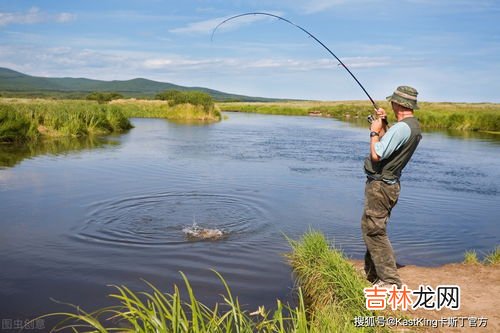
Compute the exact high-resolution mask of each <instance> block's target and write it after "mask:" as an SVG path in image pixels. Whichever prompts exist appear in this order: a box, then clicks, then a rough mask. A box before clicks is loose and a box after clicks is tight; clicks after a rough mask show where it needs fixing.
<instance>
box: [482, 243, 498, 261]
mask: <svg viewBox="0 0 500 333" xmlns="http://www.w3.org/2000/svg"><path fill="white" fill-rule="evenodd" d="M483 262H484V263H485V264H487V265H498V264H500V245H497V246H496V247H495V249H494V250H493V251H491V252H490V253H488V254H487V255H486V257H484V261H483Z"/></svg>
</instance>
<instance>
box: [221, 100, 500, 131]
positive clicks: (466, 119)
mask: <svg viewBox="0 0 500 333" xmlns="http://www.w3.org/2000/svg"><path fill="white" fill-rule="evenodd" d="M377 104H378V105H379V106H380V107H383V108H385V110H386V111H387V113H388V117H389V121H390V122H394V121H395V118H394V115H393V113H392V111H391V106H390V104H389V103H387V102H385V101H379V102H377ZM218 105H219V107H220V108H221V110H223V111H239V112H254V113H262V114H280V115H295V116H305V115H308V114H310V113H313V112H314V113H319V114H321V115H322V116H324V117H333V118H336V119H340V120H350V121H352V120H356V119H364V118H366V116H368V115H369V114H371V113H372V112H373V107H372V105H371V104H370V103H368V102H365V101H346V102H306V101H304V102H278V103H219V104H218ZM415 116H416V117H417V118H418V119H419V121H420V124H421V126H422V127H423V128H428V129H454V130H470V131H487V132H500V104H492V103H430V102H421V103H420V109H419V110H417V111H416V112H415Z"/></svg>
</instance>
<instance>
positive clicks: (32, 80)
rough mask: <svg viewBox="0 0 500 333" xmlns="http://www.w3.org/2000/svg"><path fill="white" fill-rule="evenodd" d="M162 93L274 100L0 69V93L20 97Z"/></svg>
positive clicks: (143, 82)
mask: <svg viewBox="0 0 500 333" xmlns="http://www.w3.org/2000/svg"><path fill="white" fill-rule="evenodd" d="M165 90H180V91H188V90H198V91H203V92H206V93H208V94H210V95H211V96H212V97H213V98H214V99H215V100H217V101H232V100H234V101H245V102H255V101H277V99H271V98H262V97H251V96H244V95H236V94H228V93H224V92H222V91H218V90H213V89H208V88H203V87H184V86H179V85H176V84H172V83H167V82H158V81H152V80H148V79H143V78H137V79H132V80H125V81H120V80H114V81H101V80H92V79H86V78H70V77H65V78H48V77H38V76H31V75H27V74H23V73H20V72H16V71H14V70H11V69H8V68H2V67H0V94H1V95H3V96H20V97H56V98H84V97H85V96H86V95H87V94H88V93H90V92H93V91H101V92H117V93H120V94H122V95H124V96H125V97H143V98H153V97H154V96H155V95H156V94H157V93H159V92H162V91H165Z"/></svg>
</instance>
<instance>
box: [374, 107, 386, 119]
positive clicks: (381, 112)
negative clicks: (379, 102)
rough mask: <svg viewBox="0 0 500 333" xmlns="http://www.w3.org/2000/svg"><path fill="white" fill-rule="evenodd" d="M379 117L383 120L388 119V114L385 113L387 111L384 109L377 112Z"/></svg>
mask: <svg viewBox="0 0 500 333" xmlns="http://www.w3.org/2000/svg"><path fill="white" fill-rule="evenodd" d="M376 112H377V116H378V117H379V118H382V119H387V113H385V110H384V109H382V108H379V109H378V110H377V111H376Z"/></svg>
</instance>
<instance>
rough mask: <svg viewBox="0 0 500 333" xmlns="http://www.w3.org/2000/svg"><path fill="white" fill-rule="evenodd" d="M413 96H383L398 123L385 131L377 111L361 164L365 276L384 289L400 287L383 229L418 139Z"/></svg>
mask: <svg viewBox="0 0 500 333" xmlns="http://www.w3.org/2000/svg"><path fill="white" fill-rule="evenodd" d="M417 94H418V93H417V91H416V90H415V89H414V88H412V87H408V86H400V87H398V88H397V89H396V90H395V91H394V93H393V94H392V95H391V96H389V97H387V100H388V101H389V102H391V106H392V109H393V111H394V115H395V116H396V119H397V121H398V122H397V123H396V124H394V125H393V126H391V128H389V129H387V126H386V124H387V122H386V121H384V120H385V118H386V112H385V110H384V109H382V108H379V109H378V110H377V115H378V118H377V119H376V120H374V121H372V123H371V126H370V131H371V132H370V155H369V156H368V157H367V158H366V160H365V164H364V168H365V173H366V176H367V181H366V187H365V204H364V211H363V216H362V218H361V230H362V233H363V239H364V241H365V244H366V254H365V272H366V277H367V279H368V281H370V282H372V283H374V285H377V286H379V287H384V288H387V287H391V286H392V285H397V287H398V288H400V287H401V285H402V283H401V279H400V277H399V274H398V272H397V268H396V257H395V255H394V251H393V249H392V246H391V242H390V241H389V237H388V236H387V230H386V227H387V222H388V220H389V217H390V215H391V210H392V208H393V207H394V206H395V205H396V203H397V201H398V197H399V192H400V184H399V178H400V177H401V171H402V170H403V168H404V167H405V166H406V164H407V163H408V161H409V160H410V158H411V156H412V155H413V153H414V152H415V149H416V148H417V146H418V143H419V142H420V139H421V138H422V135H421V131H420V125H419V123H418V120H417V119H416V118H415V117H414V116H413V112H414V110H416V109H418V105H417Z"/></svg>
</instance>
